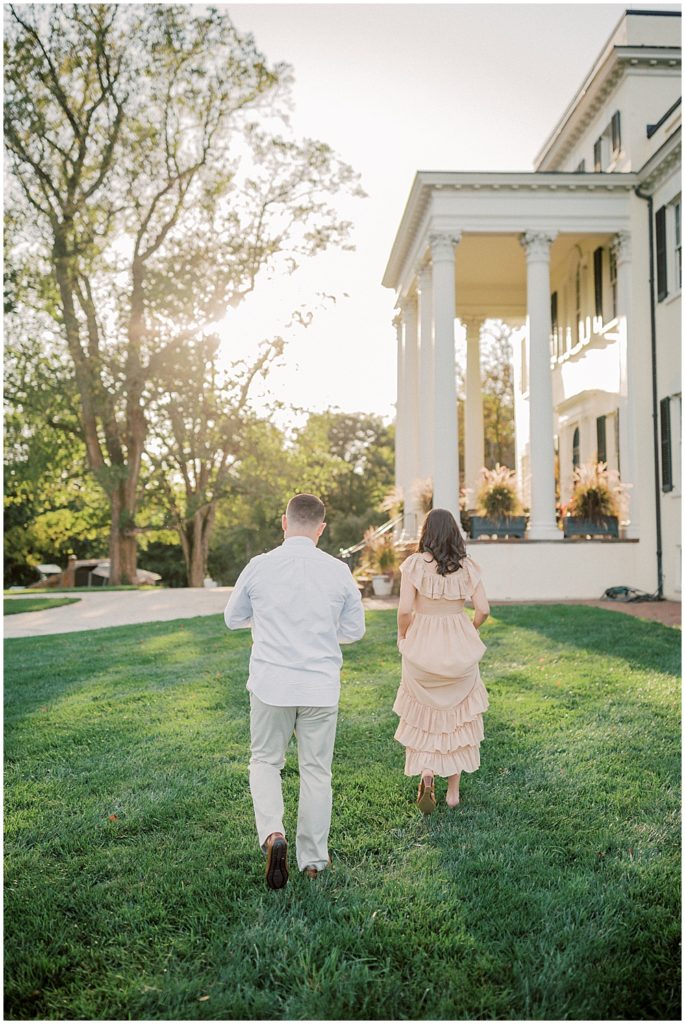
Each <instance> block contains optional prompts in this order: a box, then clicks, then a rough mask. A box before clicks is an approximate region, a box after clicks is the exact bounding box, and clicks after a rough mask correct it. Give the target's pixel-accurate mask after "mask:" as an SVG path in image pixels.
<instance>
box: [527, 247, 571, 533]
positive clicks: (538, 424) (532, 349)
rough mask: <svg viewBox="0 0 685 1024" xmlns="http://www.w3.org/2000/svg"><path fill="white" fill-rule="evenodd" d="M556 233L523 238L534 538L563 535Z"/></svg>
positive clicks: (532, 529)
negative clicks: (557, 486) (552, 265)
mask: <svg viewBox="0 0 685 1024" xmlns="http://www.w3.org/2000/svg"><path fill="white" fill-rule="evenodd" d="M555 237H556V233H547V232H532V231H528V232H526V233H525V234H523V235H521V238H520V242H521V245H522V246H523V248H524V249H525V252H526V261H527V300H528V340H529V367H528V379H529V394H530V399H529V407H530V522H529V526H528V536H529V537H530V539H531V540H563V535H562V532H561V530H559V529H558V528H557V525H556V516H555V502H554V405H553V398H552V367H551V352H550V336H551V333H552V317H551V311H550V287H549V249H550V245H551V244H552V242H553V241H554V239H555Z"/></svg>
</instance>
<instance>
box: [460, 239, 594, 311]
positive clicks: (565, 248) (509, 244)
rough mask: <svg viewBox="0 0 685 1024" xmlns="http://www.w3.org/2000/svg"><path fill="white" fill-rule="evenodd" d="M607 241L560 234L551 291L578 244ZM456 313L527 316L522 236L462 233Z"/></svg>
mask: <svg viewBox="0 0 685 1024" xmlns="http://www.w3.org/2000/svg"><path fill="white" fill-rule="evenodd" d="M588 242H589V243H590V245H591V247H592V248H596V247H597V246H600V245H608V244H609V242H610V236H609V235H606V234H594V235H590V234H577V233H576V234H570V233H569V234H559V235H558V236H557V237H556V239H555V240H554V242H553V243H552V246H551V250H550V277H551V282H552V289H553V290H554V288H555V286H556V285H557V284H558V283H559V282H561V281H563V280H564V279H565V277H566V274H567V272H568V267H569V263H570V260H571V258H572V256H573V253H574V250H576V248H577V246H579V245H581V244H583V245H584V246H587V245H588ZM455 291H456V315H457V316H458V317H465V316H483V317H493V318H501V319H502V320H507V319H509V320H525V317H526V312H527V308H526V307H527V302H526V256H525V253H524V251H523V248H522V247H521V244H520V242H519V236H518V234H466V233H465V234H463V235H462V238H461V241H460V243H459V245H458V246H457V248H456V258H455Z"/></svg>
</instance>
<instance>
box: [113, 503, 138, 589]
mask: <svg viewBox="0 0 685 1024" xmlns="http://www.w3.org/2000/svg"><path fill="white" fill-rule="evenodd" d="M130 495H131V491H130V489H129V488H127V487H125V486H124V484H123V483H122V484H120V486H119V487H115V489H114V491H113V492H112V494H111V495H110V507H111V510H112V521H111V524H110V532H109V585H110V586H111V587H118V586H120V585H121V584H124V585H127V584H131V583H135V580H136V576H137V574H138V540H137V537H136V533H135V514H136V509H135V504H134V505H133V508H131V507H130V504H131V502H130V500H129V501H127V498H130ZM134 501H135V498H134Z"/></svg>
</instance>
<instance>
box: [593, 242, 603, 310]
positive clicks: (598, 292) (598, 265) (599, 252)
mask: <svg viewBox="0 0 685 1024" xmlns="http://www.w3.org/2000/svg"><path fill="white" fill-rule="evenodd" d="M603 253H604V250H603V249H602V248H599V249H595V254H594V269H595V316H602V311H603V303H602V275H603V273H604V257H603Z"/></svg>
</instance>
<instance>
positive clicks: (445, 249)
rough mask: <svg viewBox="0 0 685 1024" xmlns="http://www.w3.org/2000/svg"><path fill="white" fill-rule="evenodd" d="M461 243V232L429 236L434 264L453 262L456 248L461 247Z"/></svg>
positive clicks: (438, 233)
mask: <svg viewBox="0 0 685 1024" xmlns="http://www.w3.org/2000/svg"><path fill="white" fill-rule="evenodd" d="M460 241H461V231H449V232H447V231H444V232H436V233H435V234H433V235H429V237H428V244H429V246H430V251H431V257H432V259H433V262H434V263H435V261H436V260H453V259H454V247H455V245H459V242H460Z"/></svg>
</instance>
